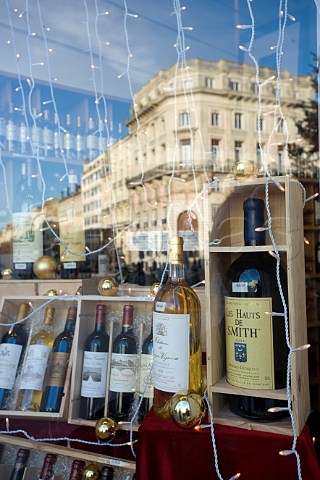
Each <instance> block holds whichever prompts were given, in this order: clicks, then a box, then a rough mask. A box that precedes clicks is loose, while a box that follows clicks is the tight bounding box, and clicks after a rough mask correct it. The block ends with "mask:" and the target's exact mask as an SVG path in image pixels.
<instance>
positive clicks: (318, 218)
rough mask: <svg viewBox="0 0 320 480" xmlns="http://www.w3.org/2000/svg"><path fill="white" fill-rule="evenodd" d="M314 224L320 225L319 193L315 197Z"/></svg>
mask: <svg viewBox="0 0 320 480" xmlns="http://www.w3.org/2000/svg"><path fill="white" fill-rule="evenodd" d="M314 224H315V225H316V226H319V225H320V196H319V195H318V196H317V197H316V198H315V199H314Z"/></svg>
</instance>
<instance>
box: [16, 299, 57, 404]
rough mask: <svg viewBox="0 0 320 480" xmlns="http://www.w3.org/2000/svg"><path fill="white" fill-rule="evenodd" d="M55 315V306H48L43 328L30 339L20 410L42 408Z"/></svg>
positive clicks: (20, 392) (19, 402) (21, 390)
mask: <svg viewBox="0 0 320 480" xmlns="http://www.w3.org/2000/svg"><path fill="white" fill-rule="evenodd" d="M54 315H55V308H54V307H47V308H46V310H45V315H44V319H43V327H42V329H41V330H40V331H39V332H37V333H35V334H34V335H33V336H32V338H31V340H30V345H29V348H28V351H27V357H26V360H25V363H24V366H23V371H22V375H21V382H20V386H19V389H20V391H19V395H18V402H17V409H18V410H23V411H25V410H30V411H33V412H38V411H39V409H40V403H41V397H42V393H43V391H42V387H43V380H44V376H45V373H46V368H47V363H48V359H49V355H50V352H51V349H52V345H53V342H54V335H53V333H52V323H53V319H54Z"/></svg>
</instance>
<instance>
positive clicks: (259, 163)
mask: <svg viewBox="0 0 320 480" xmlns="http://www.w3.org/2000/svg"><path fill="white" fill-rule="evenodd" d="M262 150H263V145H261V149H260V148H259V143H257V168H258V170H261V169H262Z"/></svg>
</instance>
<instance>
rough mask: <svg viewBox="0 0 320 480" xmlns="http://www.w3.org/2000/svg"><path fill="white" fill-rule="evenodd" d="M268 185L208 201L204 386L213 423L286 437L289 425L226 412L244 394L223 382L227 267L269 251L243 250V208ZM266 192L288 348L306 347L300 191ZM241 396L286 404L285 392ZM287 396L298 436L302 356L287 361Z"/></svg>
mask: <svg viewBox="0 0 320 480" xmlns="http://www.w3.org/2000/svg"><path fill="white" fill-rule="evenodd" d="M267 181H268V179H267V178H266V177H263V178H256V179H254V178H253V179H243V180H235V181H231V180H229V181H228V183H226V184H225V185H224V187H225V188H224V190H223V188H222V189H221V190H222V192H223V202H222V203H221V204H220V205H218V206H217V205H214V201H213V200H214V199H213V195H214V193H212V194H211V195H209V197H208V199H207V203H206V212H205V215H206V219H207V225H206V229H205V232H204V238H205V251H204V252H205V268H206V271H205V275H206V318H207V322H206V325H207V381H208V391H209V392H210V401H211V402H212V406H213V414H214V420H215V422H217V423H224V424H227V425H231V426H238V427H241V428H249V429H256V430H263V431H270V432H275V433H282V434H285V435H291V434H292V427H291V422H290V420H289V419H284V420H283V421H281V422H265V423H262V422H256V421H254V420H251V419H245V418H242V417H239V416H237V415H235V414H233V413H231V412H230V410H229V408H228V400H229V398H230V395H238V394H239V393H241V395H243V394H244V392H243V389H240V390H239V389H238V388H237V387H234V386H232V385H228V384H227V383H226V381H225V374H226V372H225V333H224V300H223V299H224V295H225V287H224V281H225V280H224V279H225V275H226V272H227V270H228V268H229V266H230V265H231V263H232V262H233V261H234V260H235V259H236V258H237V256H238V255H239V254H240V253H242V252H254V251H269V250H273V248H270V246H271V245H270V244H269V245H266V246H264V247H262V248H260V247H259V248H257V247H254V248H253V247H243V202H244V200H246V199H247V198H248V197H250V196H253V197H255V198H261V199H263V200H265V189H266V182H267ZM279 187H281V188H279ZM268 190H269V206H270V213H271V217H272V233H273V236H274V239H275V243H276V244H277V246H278V249H279V252H280V257H281V263H282V265H283V267H284V268H285V270H286V273H287V286H288V310H289V312H290V315H289V330H290V342H291V345H292V346H294V347H296V346H300V345H305V344H306V343H307V322H306V298H305V277H304V241H303V237H304V233H303V195H302V193H303V189H302V187H301V185H300V184H299V182H297V181H296V180H294V179H292V178H290V177H285V178H277V179H275V181H274V182H272V181H268ZM220 198H221V197H220ZM216 239H219V240H220V241H221V242H220V245H219V246H218V247H216V246H215V247H212V246H209V245H210V244H211V243H212V242H213V241H214V240H216ZM268 241H269V240H268V233H267V242H268ZM269 242H270V241H269ZM270 243H271V242H270ZM222 248H223V249H222ZM245 394H246V395H248V396H260V397H265V398H278V399H279V400H286V398H287V394H286V390H278V391H277V390H274V391H270V390H265V391H263V390H258V391H256V390H254V391H253V390H249V391H247V393H245ZM291 394H292V409H293V414H294V420H295V426H296V430H297V431H298V433H300V432H301V430H302V428H303V426H304V424H305V422H306V420H307V417H308V415H309V412H310V398H309V382H308V353H307V351H300V352H298V353H296V354H294V355H293V356H292V368H291Z"/></svg>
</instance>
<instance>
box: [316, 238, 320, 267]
mask: <svg viewBox="0 0 320 480" xmlns="http://www.w3.org/2000/svg"><path fill="white" fill-rule="evenodd" d="M315 257H316V273H320V236H319V238H318V241H317V243H316V255H315Z"/></svg>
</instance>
